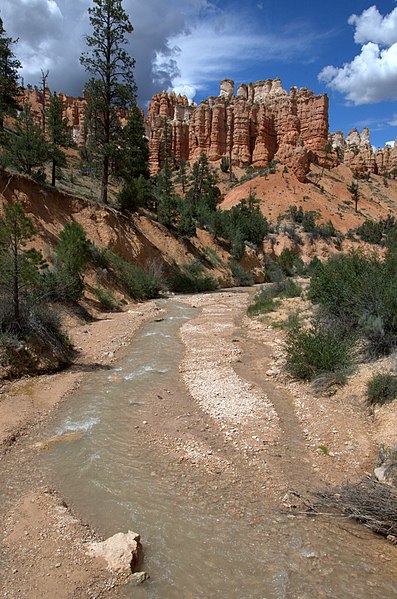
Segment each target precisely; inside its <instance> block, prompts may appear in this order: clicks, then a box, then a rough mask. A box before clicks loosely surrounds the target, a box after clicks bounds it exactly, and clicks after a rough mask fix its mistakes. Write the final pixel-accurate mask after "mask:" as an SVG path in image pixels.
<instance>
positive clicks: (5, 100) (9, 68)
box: [0, 18, 21, 132]
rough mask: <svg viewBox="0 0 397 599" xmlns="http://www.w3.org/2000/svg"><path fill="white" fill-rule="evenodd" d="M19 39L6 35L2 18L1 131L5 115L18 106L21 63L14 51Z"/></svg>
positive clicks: (0, 32) (0, 60)
mask: <svg viewBox="0 0 397 599" xmlns="http://www.w3.org/2000/svg"><path fill="white" fill-rule="evenodd" d="M16 42H17V40H13V39H12V38H10V37H6V32H5V29H4V26H3V21H2V19H1V18H0V132H1V131H3V129H4V117H5V116H7V115H9V114H11V115H13V114H15V111H16V110H17V108H18V69H20V68H21V63H20V62H19V60H18V59H17V58H15V56H14V53H13V52H12V45H13V44H15V43H16Z"/></svg>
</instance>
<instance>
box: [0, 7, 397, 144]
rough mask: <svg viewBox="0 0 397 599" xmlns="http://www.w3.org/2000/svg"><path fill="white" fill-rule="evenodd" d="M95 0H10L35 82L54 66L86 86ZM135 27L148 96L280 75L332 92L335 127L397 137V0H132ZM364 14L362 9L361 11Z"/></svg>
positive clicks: (61, 78)
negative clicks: (84, 60) (82, 59)
mask: <svg viewBox="0 0 397 599" xmlns="http://www.w3.org/2000/svg"><path fill="white" fill-rule="evenodd" d="M90 5H92V2H91V1H90V0H2V2H1V7H0V16H1V17H2V18H3V20H4V25H5V28H6V31H7V33H8V34H9V35H12V36H14V37H19V40H20V41H19V43H18V45H17V46H16V47H15V52H16V54H17V55H18V57H19V58H20V59H21V61H22V63H23V65H24V69H23V73H22V74H23V76H24V79H25V82H26V83H32V84H36V83H38V81H39V78H40V69H41V68H44V69H47V68H48V69H49V70H50V78H49V84H50V87H52V89H57V90H59V91H64V92H65V93H70V94H76V95H78V94H81V90H82V88H83V85H84V81H85V78H86V76H85V73H84V71H83V70H82V68H81V67H80V65H79V55H80V54H81V52H82V51H83V50H84V49H85V48H84V37H83V36H84V34H85V33H87V32H89V23H88V15H87V8H88V6H90ZM123 5H124V7H125V9H126V11H127V12H128V14H129V15H130V19H131V22H132V24H133V26H134V29H135V30H134V33H133V34H132V36H131V43H130V47H129V49H130V53H131V55H132V56H134V57H135V58H136V70H135V73H136V80H137V83H138V88H139V101H140V103H141V104H142V105H146V103H147V101H148V100H149V99H150V97H151V95H152V94H153V93H155V92H157V91H161V90H162V89H171V88H175V89H177V90H179V91H185V92H187V93H188V95H189V96H190V97H191V98H193V97H194V99H195V101H196V102H199V101H200V100H201V99H203V98H206V97H207V96H208V95H217V94H218V93H219V81H220V80H221V79H223V78H225V77H229V78H231V79H234V80H235V82H236V84H238V83H241V82H245V83H248V82H250V81H256V80H258V79H268V78H275V77H276V76H279V77H281V79H282V81H283V86H284V88H285V89H287V90H289V88H290V87H291V86H293V85H297V86H298V87H308V88H309V89H313V90H314V92H315V93H323V92H326V93H328V95H329V98H330V112H329V116H330V130H331V131H335V130H337V129H341V130H342V131H343V132H344V133H345V134H346V133H347V132H348V131H349V130H350V129H352V128H353V127H357V128H358V129H359V130H361V129H362V128H363V127H364V126H368V127H369V128H370V130H371V141H372V143H373V145H375V146H382V145H384V143H385V142H386V141H391V140H394V139H395V138H396V137H397V3H396V2H395V1H394V0H389V1H381V2H380V1H378V2H376V4H375V3H373V2H371V1H368V2H366V1H363V2H362V1H354V2H353V1H351V0H343V1H342V0H334V1H333V2H318V0H317V1H316V2H312V1H308V0H306V1H305V0H301V1H300V2H297V1H296V0H295V1H293V0H285V1H283V2H281V1H278V2H277V1H274V0H273V1H272V2H271V1H269V0H256V1H248V2H247V1H246V2H241V0H240V2H236V1H234V0H222V1H221V0H145V1H143V2H142V0H124V1H123ZM354 15H355V16H354Z"/></svg>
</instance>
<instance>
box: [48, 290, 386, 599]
mask: <svg viewBox="0 0 397 599" xmlns="http://www.w3.org/2000/svg"><path fill="white" fill-rule="evenodd" d="M163 305H164V307H166V309H167V314H166V316H165V317H164V320H163V321H161V322H152V323H149V324H147V325H145V326H144V327H143V328H142V329H141V331H140V333H139V334H138V336H137V337H136V338H135V340H134V342H133V344H132V345H131V347H130V349H129V351H128V352H127V354H126V355H125V356H124V358H123V359H121V360H120V361H119V362H118V363H117V364H116V365H115V366H114V368H112V369H111V370H100V371H97V372H95V373H93V374H92V375H90V376H89V378H87V379H86V381H85V383H84V385H83V386H82V387H81V388H80V389H79V391H78V393H76V394H75V395H74V397H72V398H71V399H70V400H69V401H68V402H66V403H65V404H64V405H63V406H62V407H61V408H60V409H59V411H58V412H57V414H56V416H55V418H54V419H53V421H52V423H51V428H50V429H49V430H48V431H46V434H47V435H48V437H51V436H54V435H62V434H64V433H74V434H71V435H69V436H68V437H66V436H65V440H64V441H63V442H61V443H53V444H50V446H49V447H50V448H49V451H48V452H45V454H43V458H42V459H43V464H44V466H45V468H46V469H47V470H48V471H50V472H51V476H52V478H54V479H55V482H56V485H57V487H58V488H59V489H60V491H61V493H62V494H63V495H64V496H65V498H66V499H67V500H68V501H69V502H70V503H71V504H72V506H73V507H74V508H75V509H76V510H77V511H78V512H79V513H80V514H81V515H82V516H84V517H85V518H86V519H87V520H88V521H89V523H90V524H91V525H92V526H93V527H94V528H95V529H96V530H98V531H99V532H100V533H101V534H102V535H104V536H109V535H112V534H114V533H116V532H119V531H126V530H128V529H131V530H135V531H138V532H140V533H141V535H142V540H143V544H144V548H145V562H144V566H143V567H144V569H145V570H146V571H148V572H149V573H150V575H151V579H150V580H149V581H147V582H145V583H144V584H143V585H141V586H140V587H134V588H129V587H128V586H127V587H125V588H123V589H122V590H119V591H118V595H117V596H118V597H134V598H138V599H174V598H175V599H189V598H190V599H200V598H202V599H204V598H205V599H209V598H217V599H221V598H222V599H223V598H225V599H284V598H293V597H296V598H300V599H309V598H310V599H317V598H321V597H324V598H329V599H331V598H332V599H335V598H340V599H345V598H359V597H360V598H365V599H372V598H383V597H396V598H397V590H396V587H395V584H394V582H393V575H392V573H390V572H388V567H387V566H385V568H384V571H379V570H378V565H377V564H374V563H373V560H372V557H375V556H372V555H371V553H370V552H368V551H363V550H362V549H361V548H360V544H361V546H364V545H365V542H366V540H367V539H368V540H372V537H371V539H370V534H369V533H366V532H365V531H363V530H362V529H361V528H358V527H356V528H355V527H353V528H352V530H348V531H347V532H346V531H345V530H343V529H341V528H339V527H338V526H336V525H333V524H332V523H331V524H326V525H325V527H324V524H323V525H321V524H319V523H318V522H314V521H310V520H307V519H302V520H299V519H294V520H291V519H288V518H287V517H286V516H284V515H281V514H277V513H275V512H274V511H273V510H272V509H271V508H266V505H265V502H264V504H263V509H262V514H261V517H262V523H261V525H260V526H256V527H252V526H250V525H248V524H246V523H245V522H244V521H242V520H238V521H236V520H234V519H231V518H230V517H228V516H226V515H225V514H223V513H222V509H219V508H216V507H212V506H211V507H210V506H208V505H205V503H204V502H203V501H201V502H198V501H197V502H196V503H195V502H194V501H193V500H192V499H190V498H189V499H187V498H186V497H184V496H183V495H182V494H181V493H179V492H178V488H177V487H175V485H174V484H170V483H168V482H167V479H163V478H162V477H161V476H158V475H157V474H156V473H158V472H159V471H161V460H162V457H161V456H160V455H158V454H157V453H155V452H154V450H148V449H147V448H146V447H145V448H143V447H142V444H141V442H140V438H139V429H137V428H136V427H142V426H150V422H149V423H148V424H144V422H145V421H146V417H147V414H148V413H149V411H150V410H149V403H150V402H157V404H158V410H159V411H161V399H160V398H159V397H158V396H157V395H156V394H155V393H153V394H151V393H150V389H151V388H153V389H155V388H158V387H159V386H160V385H161V386H162V388H165V389H169V390H172V389H173V386H174V385H175V384H176V383H175V381H176V379H177V371H178V363H179V361H180V359H181V357H182V352H183V348H182V346H181V344H180V342H179V340H178V336H177V333H178V329H179V328H180V326H181V324H182V323H183V322H185V320H186V319H189V318H192V317H194V314H195V313H196V311H195V310H194V309H192V308H189V307H187V306H183V305H178V304H176V303H173V302H166V303H165V304H163ZM179 384H180V383H179ZM345 526H346V525H345ZM354 535H358V537H359V538H357V536H354ZM366 535H367V536H366ZM360 539H364V541H363V540H360ZM371 547H372V545H371ZM376 547H377V548H379V551H381V548H382V545H381V542H379V544H378V545H376ZM376 557H378V556H376Z"/></svg>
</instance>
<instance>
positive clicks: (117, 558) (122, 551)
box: [87, 530, 142, 575]
mask: <svg viewBox="0 0 397 599" xmlns="http://www.w3.org/2000/svg"><path fill="white" fill-rule="evenodd" d="M87 555H89V556H90V557H99V558H102V559H104V560H105V561H106V564H107V568H108V570H110V571H111V572H115V573H118V574H127V575H128V574H131V572H134V571H136V569H137V568H138V567H139V565H140V563H141V560H142V545H141V537H140V535H139V534H137V533H136V532H132V531H131V530H129V531H128V532H127V533H122V532H118V533H117V534H115V535H113V536H112V537H109V539H106V541H102V542H94V543H89V544H88V545H87Z"/></svg>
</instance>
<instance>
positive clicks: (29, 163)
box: [6, 105, 48, 176]
mask: <svg viewBox="0 0 397 599" xmlns="http://www.w3.org/2000/svg"><path fill="white" fill-rule="evenodd" d="M6 156H7V158H8V160H9V161H10V163H11V164H13V166H15V168H16V169H18V170H19V171H21V172H22V173H25V174H26V175H30V176H32V175H36V174H37V173H34V172H33V169H34V168H35V167H41V166H43V164H44V163H45V162H46V161H47V159H48V144H47V142H46V141H45V139H44V136H43V133H42V130H41V127H40V125H38V124H37V123H36V122H35V120H34V117H33V113H32V111H31V110H30V108H29V106H27V105H25V106H24V107H23V110H22V111H21V113H20V115H19V116H18V118H17V122H16V128H15V131H14V132H13V133H10V134H9V135H8V141H7V152H6Z"/></svg>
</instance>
